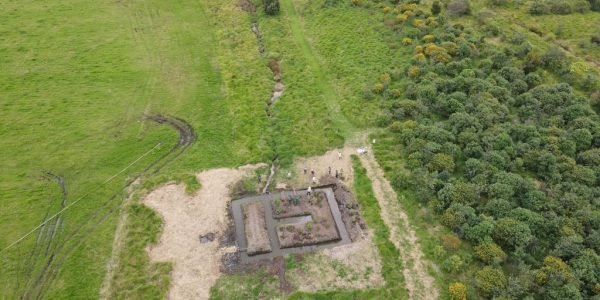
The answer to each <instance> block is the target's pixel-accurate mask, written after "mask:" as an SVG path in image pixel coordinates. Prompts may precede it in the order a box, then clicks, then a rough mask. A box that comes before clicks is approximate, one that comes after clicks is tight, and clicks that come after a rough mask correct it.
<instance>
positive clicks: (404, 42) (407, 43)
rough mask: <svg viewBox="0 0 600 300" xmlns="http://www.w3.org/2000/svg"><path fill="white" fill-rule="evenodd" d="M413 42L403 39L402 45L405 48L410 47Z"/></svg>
mask: <svg viewBox="0 0 600 300" xmlns="http://www.w3.org/2000/svg"><path fill="white" fill-rule="evenodd" d="M412 43H413V41H412V40H411V39H410V38H403V39H402V44H403V45H404V46H408V45H412Z"/></svg>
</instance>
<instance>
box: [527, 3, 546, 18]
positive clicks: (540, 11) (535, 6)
mask: <svg viewBox="0 0 600 300" xmlns="http://www.w3.org/2000/svg"><path fill="white" fill-rule="evenodd" d="M548 12H550V6H549V5H548V4H547V3H546V1H543V0H537V1H534V2H533V3H532V4H531V6H530V7H529V13H530V14H532V15H545V14H547V13H548Z"/></svg>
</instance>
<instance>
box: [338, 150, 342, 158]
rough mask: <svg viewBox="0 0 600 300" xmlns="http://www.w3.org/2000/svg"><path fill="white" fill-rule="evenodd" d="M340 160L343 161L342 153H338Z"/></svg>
mask: <svg viewBox="0 0 600 300" xmlns="http://www.w3.org/2000/svg"><path fill="white" fill-rule="evenodd" d="M338 159H342V151H340V152H338Z"/></svg>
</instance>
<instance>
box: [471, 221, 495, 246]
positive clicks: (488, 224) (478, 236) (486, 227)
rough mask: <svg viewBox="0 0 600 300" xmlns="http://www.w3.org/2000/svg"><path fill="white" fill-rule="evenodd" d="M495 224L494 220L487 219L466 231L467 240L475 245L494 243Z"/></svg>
mask: <svg viewBox="0 0 600 300" xmlns="http://www.w3.org/2000/svg"><path fill="white" fill-rule="evenodd" d="M494 226H495V222H494V220H493V219H492V218H488V219H485V220H483V221H481V222H480V223H479V224H477V225H475V226H473V227H469V228H468V229H466V230H465V238H466V239H467V240H468V241H469V242H471V243H473V244H481V243H493V240H492V237H491V235H492V232H493V231H494Z"/></svg>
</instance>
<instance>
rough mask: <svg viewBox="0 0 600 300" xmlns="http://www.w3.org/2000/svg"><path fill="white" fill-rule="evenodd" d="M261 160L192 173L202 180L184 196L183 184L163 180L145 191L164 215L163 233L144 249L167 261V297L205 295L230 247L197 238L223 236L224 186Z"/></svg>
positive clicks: (152, 256) (148, 201) (226, 198)
mask: <svg viewBox="0 0 600 300" xmlns="http://www.w3.org/2000/svg"><path fill="white" fill-rule="evenodd" d="M260 166H264V164H261V165H254V166H244V167H240V168H238V169H224V168H223V169H214V170H209V171H205V172H202V173H200V174H198V175H197V178H198V180H199V181H200V183H201V184H202V188H201V189H200V191H198V193H196V194H195V195H192V196H188V195H186V193H185V187H184V186H183V185H175V184H168V185H165V186H162V187H160V188H158V189H156V190H154V191H152V192H150V193H149V194H148V195H147V196H146V197H145V198H144V199H143V203H144V204H145V205H147V206H149V207H151V208H152V209H154V210H155V211H156V212H157V213H158V214H159V215H160V216H161V217H162V219H163V233H162V235H161V237H160V241H159V243H158V244H157V245H154V246H151V247H150V248H149V250H148V254H149V256H150V259H151V260H152V261H172V262H173V272H172V273H171V287H170V288H169V292H168V294H167V298H169V299H208V297H209V291H210V287H211V286H213V285H214V283H215V282H216V280H217V279H218V277H219V276H220V275H221V272H220V266H221V258H222V257H223V255H224V254H225V253H230V252H233V251H235V248H233V247H229V248H221V247H220V244H219V243H200V241H199V240H198V237H199V236H201V235H207V234H208V233H214V234H215V235H216V238H217V239H222V238H223V237H224V233H225V232H226V224H227V223H228V218H227V213H226V207H227V203H228V201H229V200H230V198H229V195H228V193H229V189H230V188H229V186H230V185H231V184H233V183H234V182H237V181H239V180H240V179H242V178H243V177H244V176H246V175H247V174H249V171H252V170H254V169H256V168H258V167H260Z"/></svg>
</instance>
